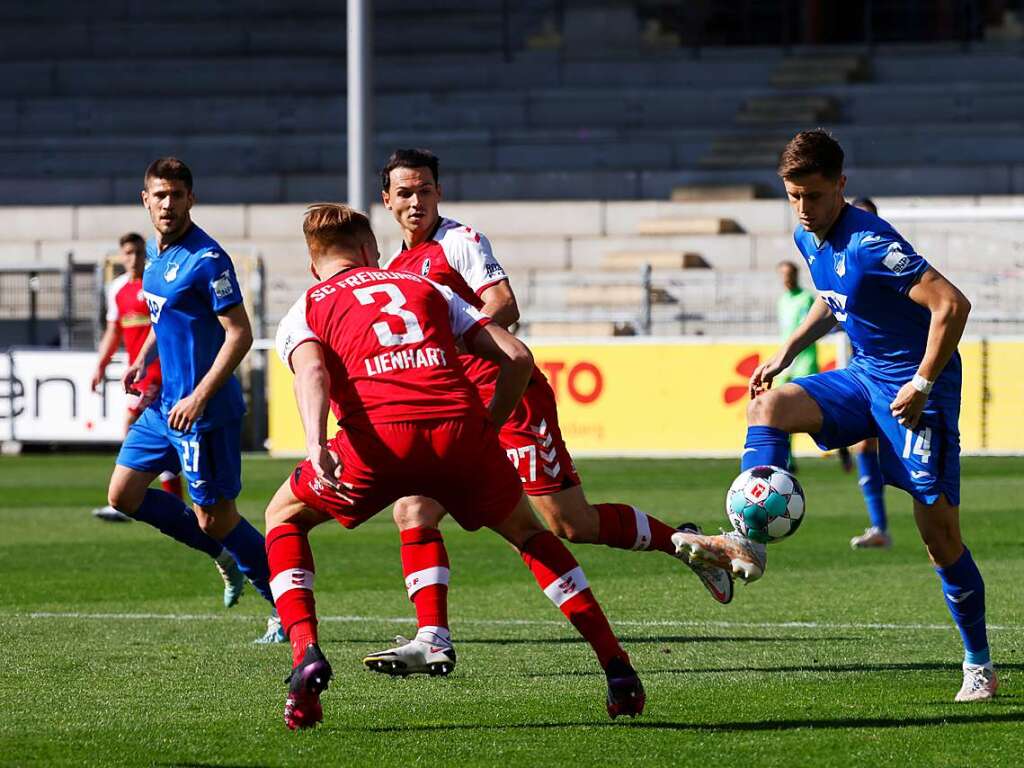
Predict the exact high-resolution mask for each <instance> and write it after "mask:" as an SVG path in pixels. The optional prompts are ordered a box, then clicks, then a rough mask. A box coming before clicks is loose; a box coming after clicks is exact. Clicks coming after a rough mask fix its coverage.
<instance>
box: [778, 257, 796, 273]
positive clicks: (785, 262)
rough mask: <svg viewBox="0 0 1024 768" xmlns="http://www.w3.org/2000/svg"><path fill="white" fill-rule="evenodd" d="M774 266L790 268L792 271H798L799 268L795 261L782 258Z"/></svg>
mask: <svg viewBox="0 0 1024 768" xmlns="http://www.w3.org/2000/svg"><path fill="white" fill-rule="evenodd" d="M775 268H776V269H792V270H793V271H794V272H799V271H800V268H799V267H798V266H797V265H796V262H795V261H790V260H789V259H783V260H782V261H780V262H779V263H778V264H776V265H775Z"/></svg>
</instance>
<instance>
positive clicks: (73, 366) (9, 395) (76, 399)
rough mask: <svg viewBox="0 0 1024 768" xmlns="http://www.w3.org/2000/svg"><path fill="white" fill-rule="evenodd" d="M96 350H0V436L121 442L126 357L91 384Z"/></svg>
mask: <svg viewBox="0 0 1024 768" xmlns="http://www.w3.org/2000/svg"><path fill="white" fill-rule="evenodd" d="M95 368H96V353H95V352H76V351H72V350H62V349H12V350H10V351H8V352H0V440H4V441H17V442H19V443H37V442H43V443H56V442H59V443H119V442H121V439H122V437H123V435H122V430H123V429H124V412H125V408H126V395H125V393H124V391H123V390H122V389H121V382H120V378H121V373H122V371H123V370H124V357H123V356H122V355H116V356H115V357H114V359H113V360H112V361H111V363H110V365H108V366H107V372H106V380H105V381H103V382H102V383H101V384H100V386H99V388H98V390H97V391H96V392H93V391H92V389H91V388H90V386H89V385H90V383H91V379H92V373H93V371H94V370H95Z"/></svg>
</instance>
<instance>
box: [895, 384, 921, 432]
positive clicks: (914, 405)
mask: <svg viewBox="0 0 1024 768" xmlns="http://www.w3.org/2000/svg"><path fill="white" fill-rule="evenodd" d="M927 402H928V395H926V394H925V393H924V392H919V391H918V390H917V388H915V387H914V385H913V383H912V382H909V381H908V382H907V383H906V384H904V385H903V386H902V387H900V391H899V392H897V393H896V398H895V399H894V400H893V401H892V402H891V403H889V410H890V411H891V412H892V415H893V418H895V419H896V421H898V422H899V423H900V424H902V425H903V426H904V427H906V428H907V429H910V430H912V429H914V428H915V427H916V426H917V422H918V421H920V419H921V412H922V411H923V410H924V406H925V404H926V403H927Z"/></svg>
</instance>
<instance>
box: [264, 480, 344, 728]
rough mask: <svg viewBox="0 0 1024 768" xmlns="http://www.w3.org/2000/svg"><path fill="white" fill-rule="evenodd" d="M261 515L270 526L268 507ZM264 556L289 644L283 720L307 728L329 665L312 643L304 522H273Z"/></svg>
mask: <svg viewBox="0 0 1024 768" xmlns="http://www.w3.org/2000/svg"><path fill="white" fill-rule="evenodd" d="M276 498H277V497H275V499H276ZM271 504H273V502H271ZM267 521H268V526H270V525H271V524H272V523H271V511H270V510H269V509H268V511H267ZM267 561H268V562H269V563H270V572H271V581H270V583H271V589H272V590H273V593H274V600H275V604H276V606H277V611H278V613H279V614H280V616H281V623H282V625H283V628H284V632H285V634H286V635H287V637H288V641H289V643H290V644H291V648H292V672H291V674H290V675H289V676H288V678H287V680H288V696H287V699H286V700H285V708H284V719H285V724H286V725H287V726H288V727H289V728H291V729H293V730H294V729H297V728H312V727H313V726H315V725H316V724H317V723H319V722H320V721H321V720H323V710H322V708H321V706H320V694H321V693H322V692H323V691H324V690H326V688H327V685H328V683H329V682H330V679H331V666H330V664H329V663H328V662H327V659H326V658H325V657H324V655H323V652H322V651H321V650H320V647H319V646H318V645H317V639H318V638H317V620H316V601H315V599H314V598H313V581H314V577H315V574H316V568H315V565H314V563H313V552H312V550H311V549H310V548H309V538H308V528H306V527H305V526H300V525H296V524H294V523H281V524H277V525H274V527H273V528H271V530H270V531H268V532H267Z"/></svg>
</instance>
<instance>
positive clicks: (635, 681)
mask: <svg viewBox="0 0 1024 768" xmlns="http://www.w3.org/2000/svg"><path fill="white" fill-rule="evenodd" d="M494 530H495V531H496V532H498V533H500V534H501V535H502V536H504V537H505V539H506V540H508V541H509V543H511V544H512V545H513V546H514V547H516V549H518V550H519V554H520V555H521V556H522V558H523V562H524V563H525V564H526V566H527V567H528V568H529V569H530V572H531V573H532V574H533V576H534V578H535V579H536V580H537V585H538V586H539V587H540V588H541V590H542V591H543V592H544V594H545V595H547V597H548V599H550V600H551V602H552V603H554V604H555V605H556V606H557V607H558V609H559V610H560V611H561V612H562V613H563V614H564V615H565V617H566V618H567V619H569V621H570V623H571V624H572V625H573V626H574V627H575V628H576V631H577V632H579V633H580V635H582V636H583V639H584V640H586V641H587V642H588V643H589V644H590V647H591V648H592V649H593V651H594V653H595V655H596V656H597V660H598V662H600V664H601V668H602V669H603V670H604V671H605V677H606V678H607V681H608V691H607V697H606V706H607V709H608V714H609V716H610V717H612V718H613V719H614V718H616V717H618V716H619V715H630V716H636V715H639V714H640V713H642V712H643V710H644V703H645V700H646V698H645V694H644V688H643V685H642V684H641V683H640V678H639V676H638V675H637V674H636V670H634V669H633V666H632V665H631V664H630V663H629V655H628V654H627V653H626V651H625V650H623V648H622V646H621V645H619V641H618V639H617V638H616V637H615V633H614V632H612V628H611V626H610V625H609V624H608V619H607V618H606V617H605V615H604V611H602V610H601V606H600V605H599V604H598V602H597V599H596V598H595V597H594V594H593V592H591V590H590V585H589V584H588V583H587V577H586V576H585V575H584V573H583V569H582V568H580V566H579V563H577V562H576V558H574V557H573V556H572V554H571V553H570V552H569V550H568V549H566V547H565V544H563V543H562V542H561V541H559V539H558V538H557V537H556V536H555V535H554V534H553V533H551V532H550V531H547V530H545V529H544V527H543V526H542V525H541V523H540V520H538V519H537V517H536V516H535V515H534V513H533V510H532V509H531V507H530V503H529V502H528V501H527V500H526V496H522V497H521V498H520V499H519V503H518V505H517V506H516V508H515V510H514V511H513V512H512V514H511V515H509V517H508V518H506V519H505V520H504V521H503V522H502V523H500V524H499V525H496V526H494Z"/></svg>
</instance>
